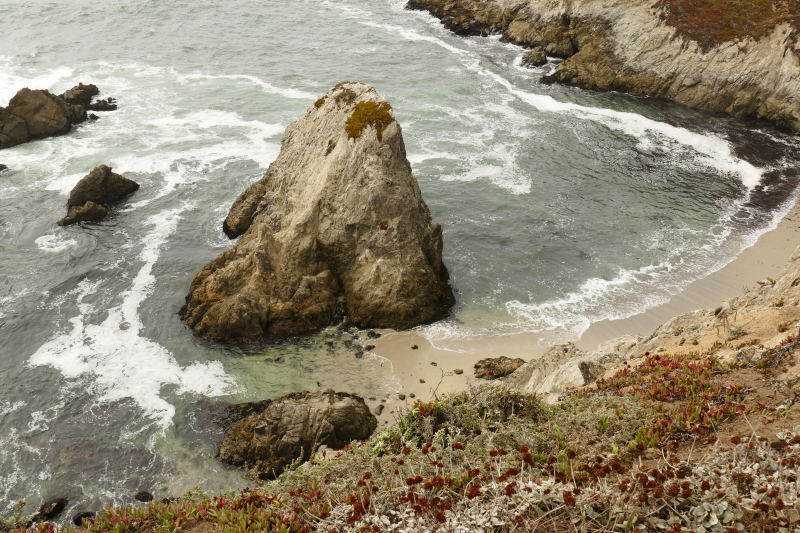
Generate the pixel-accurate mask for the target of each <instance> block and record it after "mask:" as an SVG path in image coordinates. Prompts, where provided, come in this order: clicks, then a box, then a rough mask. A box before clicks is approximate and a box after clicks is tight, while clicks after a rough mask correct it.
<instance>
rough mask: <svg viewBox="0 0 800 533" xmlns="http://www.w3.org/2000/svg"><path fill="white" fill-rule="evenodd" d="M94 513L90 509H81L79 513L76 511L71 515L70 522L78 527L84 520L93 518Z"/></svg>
mask: <svg viewBox="0 0 800 533" xmlns="http://www.w3.org/2000/svg"><path fill="white" fill-rule="evenodd" d="M94 517H95V514H94V513H93V512H92V511H81V512H80V513H76V514H75V516H73V517H72V523H73V524H75V525H76V526H78V527H81V526H82V525H83V522H84V520H89V519H91V518H94Z"/></svg>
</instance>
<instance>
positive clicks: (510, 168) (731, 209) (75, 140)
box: [0, 0, 798, 516]
mask: <svg viewBox="0 0 800 533" xmlns="http://www.w3.org/2000/svg"><path fill="white" fill-rule="evenodd" d="M0 20H4V21H6V23H4V24H3V25H2V31H0V105H5V104H6V102H7V101H8V100H9V99H10V98H11V97H12V96H13V95H14V94H15V93H16V92H17V91H18V90H19V89H21V88H22V87H31V88H42V89H49V90H51V91H54V92H57V93H60V92H62V91H64V90H66V89H68V88H70V87H72V86H73V85H76V84H77V83H78V82H83V83H94V84H97V85H98V86H99V87H100V88H101V90H102V95H101V96H102V97H107V96H112V97H115V98H116V99H117V100H118V103H119V110H118V111H115V112H109V113H98V114H99V115H100V120H99V121H97V122H95V123H91V124H86V125H82V126H80V127H78V128H76V129H75V130H74V131H73V132H71V133H70V134H68V135H66V136H62V137H58V138H53V139H47V140H42V141H37V142H33V143H29V144H25V145H22V146H18V147H15V148H12V149H7V150H3V151H0V163H3V164H6V165H8V166H9V167H11V168H12V172H11V173H4V174H1V175H0V415H1V416H0V511H3V512H7V511H9V510H10V508H11V505H12V504H13V502H15V501H16V500H18V499H21V498H26V499H27V500H28V502H29V503H30V505H31V506H32V507H35V506H37V505H38V504H39V503H41V501H43V500H44V499H47V498H50V497H54V496H62V495H66V496H67V497H69V499H70V501H71V503H70V510H69V512H68V513H66V514H65V516H71V513H73V512H76V511H79V510H85V509H90V510H96V509H98V508H99V507H100V506H101V505H109V504H117V505H119V504H127V503H131V502H132V501H133V500H132V495H133V494H134V493H135V492H136V491H137V490H140V489H145V490H150V491H153V492H155V493H156V495H157V496H158V497H159V498H161V497H164V496H172V495H177V494H181V493H182V492H184V491H186V490H188V489H190V488H192V487H193V486H195V485H200V486H202V487H203V488H205V489H207V490H209V491H219V490H227V489H232V488H240V487H242V486H244V485H246V481H245V480H244V479H243V478H242V476H241V475H240V474H239V472H237V471H235V470H231V469H227V468H224V467H222V466H221V465H219V464H218V463H217V462H216V461H215V460H214V459H213V453H214V444H215V442H216V439H217V438H218V437H219V434H218V432H217V430H215V429H214V428H213V427H212V426H211V425H210V424H209V417H210V415H211V413H213V412H214V409H216V408H217V407H218V406H219V405H221V404H224V402H237V401H249V400H256V399H262V398H265V397H276V396H279V395H282V394H285V393H288V392H292V391H297V390H303V389H312V390H315V389H317V388H319V387H320V386H322V387H329V386H334V387H336V388H337V389H339V390H348V391H352V392H356V393H359V394H362V395H364V396H365V397H375V398H378V399H380V398H383V397H386V396H388V395H389V394H391V393H393V392H395V391H396V390H397V387H398V382H397V379H396V378H395V376H394V375H393V372H392V368H391V365H390V364H389V363H388V361H387V360H385V359H383V358H381V357H378V356H376V355H370V356H366V357H364V358H363V359H356V358H354V357H353V354H352V349H351V348H348V346H347V345H346V343H345V341H346V340H347V339H346V338H343V337H341V336H337V335H333V336H330V335H332V334H328V333H323V334H321V335H317V336H311V337H307V338H302V339H288V340H287V341H286V342H284V343H281V344H279V345H274V346H269V347H266V348H259V349H248V348H237V347H232V346H220V345H211V344H208V343H205V342H202V341H200V340H198V339H196V338H195V337H193V336H192V334H191V332H190V331H188V330H187V329H186V328H185V327H184V326H183V325H182V324H181V322H180V321H179V319H178V317H177V314H176V313H177V311H178V309H179V308H180V306H181V305H182V303H183V300H184V297H185V295H186V293H187V291H188V287H189V284H190V282H191V280H192V278H193V277H194V275H195V274H196V273H197V272H198V271H199V270H200V269H201V268H202V267H203V265H205V264H206V263H207V262H208V261H210V260H211V259H213V258H214V257H215V256H216V255H218V254H219V253H220V252H222V251H223V250H225V249H227V248H229V247H230V246H231V242H230V241H229V240H228V239H227V238H226V237H225V236H224V235H223V233H222V230H221V226H222V220H223V219H224V217H225V215H226V213H227V210H228V208H229V207H230V205H231V203H232V202H233V200H234V199H235V198H236V196H237V195H238V194H239V193H240V192H241V191H242V190H244V188H245V187H247V186H248V185H249V184H250V183H252V182H253V181H255V180H257V179H259V178H260V177H261V176H262V175H263V173H264V172H265V170H266V168H267V167H268V165H269V163H270V162H271V161H272V160H273V159H274V158H275V157H276V156H277V154H278V152H279V149H280V141H281V137H282V135H283V131H284V129H285V128H286V126H287V125H289V124H290V123H291V122H292V121H293V120H295V119H296V118H297V117H299V116H300V115H302V114H303V113H305V111H306V110H307V109H308V107H309V106H310V105H311V104H312V103H313V102H314V100H316V98H318V97H319V96H320V95H322V94H324V93H325V92H326V91H327V90H328V89H329V88H330V87H331V86H333V85H334V84H336V83H338V82H341V81H345V80H353V81H361V82H364V83H369V84H371V85H374V86H375V87H376V88H377V90H378V91H379V92H380V93H381V94H382V95H383V96H385V97H386V98H388V99H389V101H390V102H391V104H392V106H393V107H394V111H395V116H396V118H397V120H398V122H399V123H400V124H401V126H402V128H403V134H404V137H405V142H406V146H407V150H408V154H409V158H410V161H411V163H412V167H413V170H414V173H415V175H416V176H417V178H418V180H419V183H420V187H421V189H422V192H423V196H424V198H425V200H426V202H427V203H428V206H429V207H430V210H431V211H432V213H433V215H434V217H435V218H436V219H437V220H438V221H439V222H440V223H441V224H442V226H443V228H444V255H445V262H446V264H447V266H448V268H449V270H450V272H451V274H452V283H453V285H454V287H455V288H456V290H457V291H458V292H457V298H458V304H457V307H456V309H455V311H454V314H453V316H452V317H451V318H450V319H448V320H445V321H442V322H440V323H437V324H432V325H429V326H425V327H422V328H420V329H419V332H420V333H421V334H423V335H425V336H427V337H428V338H429V339H431V340H436V339H441V338H443V337H473V336H474V337H480V336H486V335H508V334H513V333H518V332H539V334H540V337H541V338H542V343H543V344H547V343H551V342H555V341H558V340H563V339H575V338H577V337H579V336H580V334H581V333H582V332H583V331H585V329H586V328H587V327H588V325H589V324H591V323H592V322H595V321H599V320H603V319H606V318H622V317H625V316H630V315H632V314H636V313H639V312H642V311H644V310H646V309H648V308H650V307H653V306H656V305H659V304H660V303H663V302H666V301H667V300H668V299H669V298H670V297H671V296H672V295H674V294H676V293H678V292H680V291H681V290H682V289H683V288H684V287H685V286H686V285H688V284H689V283H690V282H691V281H694V280H696V279H699V278H702V277H703V276H705V275H707V274H708V273H710V272H712V271H714V270H716V269H718V268H721V267H722V266H723V265H725V264H727V263H728V262H730V261H731V260H732V259H734V258H735V257H736V256H737V255H738V254H739V253H740V252H741V251H742V250H743V249H744V248H746V247H747V246H749V245H750V244H752V243H753V242H755V240H756V239H757V238H758V236H759V235H760V234H762V233H763V232H765V231H767V230H769V229H770V228H772V227H774V226H775V225H776V224H777V222H778V221H779V220H780V218H781V217H782V216H783V214H784V213H785V212H786V211H787V210H788V209H789V208H790V207H791V205H790V199H791V198H793V197H794V195H793V194H792V193H793V192H794V190H795V188H796V187H797V184H798V175H797V171H796V170H794V169H795V168H796V167H797V166H798V156H797V155H796V154H797V153H798V150H797V148H798V146H797V145H798V143H797V140H796V139H795V138H794V137H792V136H788V135H784V134H782V133H780V132H779V131H777V130H775V129H774V128H772V127H770V126H768V125H765V124H761V123H752V122H744V121H741V120H737V119H733V118H730V117H726V116H721V115H711V114H706V113H700V112H696V111H692V110H689V109H686V108H684V107H681V106H679V105H676V104H671V103H669V102H663V101H657V100H653V99H645V98H632V97H629V96H625V95H620V94H616V93H607V94H600V93H592V92H587V91H581V90H578V89H571V88H564V87H558V86H545V85H543V84H541V83H540V78H541V76H542V75H543V74H544V73H545V72H547V71H548V70H549V69H552V68H554V62H551V64H549V65H547V66H544V67H542V68H539V69H526V68H522V67H520V66H519V64H520V59H521V56H522V54H523V53H524V51H523V50H522V49H521V48H519V47H516V46H512V45H509V44H507V43H503V42H501V41H500V40H499V39H497V38H491V37H489V38H477V37H476V38H467V39H464V38H459V37H457V36H454V35H452V34H449V33H448V32H447V31H446V30H444V29H443V28H442V27H441V25H440V24H439V23H438V21H436V20H435V19H433V18H432V17H430V16H429V15H427V14H425V13H419V12H410V11H405V10H404V9H403V2H402V1H400V0H360V1H356V0H297V1H294V2H279V1H275V0H264V1H262V2H245V1H242V0H228V1H226V2H210V1H208V0H193V1H191V2H189V1H177V0H176V1H170V2H167V1H164V0H108V1H107V2H101V3H97V2H88V1H85V0H74V1H72V2H51V3H48V2H21V1H13V0H5V1H4V2H2V3H0ZM8 21H16V22H15V23H14V24H10V23H8ZM99 164H108V165H110V166H112V167H113V168H114V169H115V171H117V172H120V173H122V174H124V175H126V176H128V177H130V178H132V179H134V180H136V181H137V182H139V183H140V184H141V189H140V190H139V191H138V192H137V193H136V194H135V195H133V196H132V197H131V198H130V199H129V200H128V201H126V202H124V203H122V204H121V205H120V206H118V207H116V208H114V209H112V211H111V216H110V217H109V218H108V219H107V220H105V221H103V222H102V223H100V224H87V225H83V226H71V227H68V228H60V227H57V226H56V225H55V222H56V221H57V220H58V219H60V218H61V217H63V216H64V214H65V208H64V204H65V202H66V199H67V195H68V194H69V191H70V190H71V188H72V187H73V186H74V184H75V183H77V181H78V180H79V179H80V178H81V177H83V176H84V175H85V174H86V173H88V172H89V171H90V170H91V169H92V168H94V167H95V166H97V165H99ZM318 383H319V385H318Z"/></svg>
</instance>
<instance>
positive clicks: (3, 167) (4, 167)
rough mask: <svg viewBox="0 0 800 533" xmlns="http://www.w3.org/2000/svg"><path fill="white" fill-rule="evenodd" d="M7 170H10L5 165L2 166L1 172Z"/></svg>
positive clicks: (0, 166)
mask: <svg viewBox="0 0 800 533" xmlns="http://www.w3.org/2000/svg"><path fill="white" fill-rule="evenodd" d="M6 170H10V169H9V168H8V167H7V166H5V165H0V172H5V171H6Z"/></svg>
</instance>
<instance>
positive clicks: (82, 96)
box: [61, 83, 100, 109]
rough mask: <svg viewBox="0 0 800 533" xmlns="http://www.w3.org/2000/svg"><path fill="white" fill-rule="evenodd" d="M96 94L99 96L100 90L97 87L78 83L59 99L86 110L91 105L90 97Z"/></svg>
mask: <svg viewBox="0 0 800 533" xmlns="http://www.w3.org/2000/svg"><path fill="white" fill-rule="evenodd" d="M98 94H100V89H98V88H97V85H93V84H91V83H90V84H89V85H84V84H83V83H78V85H76V86H75V87H73V88H72V89H70V90H68V91H66V92H65V93H64V94H62V95H61V98H63V99H64V101H65V102H67V103H68V104H72V105H79V106H83V107H84V109H86V108H88V107H89V104H91V103H92V97H94V96H96V95H98Z"/></svg>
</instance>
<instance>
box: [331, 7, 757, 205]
mask: <svg viewBox="0 0 800 533" xmlns="http://www.w3.org/2000/svg"><path fill="white" fill-rule="evenodd" d="M340 9H343V8H341V7H340ZM347 9H348V10H349V11H350V12H352V14H353V16H354V17H357V18H359V20H358V22H359V23H360V24H362V25H364V26H369V27H374V28H380V29H383V30H385V31H387V32H388V33H391V34H393V35H398V36H400V37H402V38H404V39H407V40H410V41H424V42H430V43H432V44H435V45H437V46H440V47H442V48H444V49H445V50H448V51H450V52H452V53H453V54H454V55H456V56H457V57H458V58H459V60H460V61H461V63H462V64H463V65H464V67H465V68H467V69H468V70H471V71H473V72H476V73H477V74H479V75H481V76H485V77H487V78H489V79H491V80H493V81H494V82H496V83H498V84H499V85H501V86H503V87H504V88H505V89H506V90H507V91H508V92H509V93H510V94H513V95H514V96H516V97H517V98H519V99H520V100H522V101H523V102H525V103H527V104H529V105H531V106H533V107H535V108H536V109H538V110H540V111H544V112H550V113H569V114H571V115H573V116H575V117H577V118H579V119H583V120H594V121H596V122H599V123H601V124H603V125H605V126H606V127H608V128H611V129H613V130H616V131H620V132H622V133H625V134H627V135H630V136H632V137H634V138H636V139H638V140H639V142H640V143H643V144H648V143H649V142H650V138H649V137H648V136H647V134H648V133H649V134H651V135H655V136H657V137H659V136H660V137H662V138H665V139H669V140H671V141H674V142H677V143H679V144H681V145H683V146H686V147H688V148H690V149H692V150H693V151H694V152H696V153H697V154H699V155H700V156H701V157H700V161H701V162H702V163H704V164H706V165H708V166H710V167H712V168H715V169H717V170H718V171H720V172H725V173H732V174H736V175H738V176H739V177H740V179H741V181H742V183H743V184H744V185H745V187H747V188H748V189H752V188H754V187H755V186H756V185H758V184H759V182H760V181H761V177H762V171H761V170H759V169H758V168H756V167H755V166H753V165H751V164H750V163H748V162H746V161H744V160H742V159H739V158H737V157H736V156H734V155H733V153H732V151H731V146H730V144H729V143H728V142H727V141H725V140H724V139H721V138H719V137H716V136H714V135H710V134H700V133H694V132H691V131H689V130H687V129H685V128H679V127H677V126H672V125H670V124H665V123H663V122H658V121H656V120H652V119H649V118H646V117H644V116H642V115H639V114H636V113H630V112H624V111H615V110H613V109H605V108H598V107H588V106H582V105H579V104H573V103H569V102H559V101H558V100H556V99H555V98H553V97H552V96H549V95H544V94H534V93H530V92H527V91H523V90H521V89H518V88H516V87H515V86H514V85H513V84H512V83H511V82H510V81H509V80H507V79H506V78H504V77H503V76H500V75H499V74H496V73H494V72H492V71H491V70H488V69H486V68H484V67H482V66H481V65H480V61H479V59H478V58H477V57H476V55H475V54H474V53H472V52H470V51H467V50H462V49H460V48H457V47H455V46H453V45H450V44H448V43H447V42H445V41H443V40H441V39H438V38H436V37H434V36H432V35H422V34H420V33H419V32H417V31H414V30H411V29H408V28H403V27H402V26H396V25H392V24H381V23H377V22H374V21H373V20H372V19H373V18H374V16H372V14H371V13H367V12H364V11H361V10H356V9H353V8H347ZM428 18H429V21H430V22H431V23H432V24H436V25H437V26H438V27H441V23H440V22H439V21H438V20H437V19H435V18H434V17H432V16H429V17H428ZM465 42H466V41H465Z"/></svg>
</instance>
